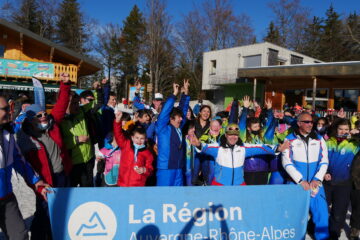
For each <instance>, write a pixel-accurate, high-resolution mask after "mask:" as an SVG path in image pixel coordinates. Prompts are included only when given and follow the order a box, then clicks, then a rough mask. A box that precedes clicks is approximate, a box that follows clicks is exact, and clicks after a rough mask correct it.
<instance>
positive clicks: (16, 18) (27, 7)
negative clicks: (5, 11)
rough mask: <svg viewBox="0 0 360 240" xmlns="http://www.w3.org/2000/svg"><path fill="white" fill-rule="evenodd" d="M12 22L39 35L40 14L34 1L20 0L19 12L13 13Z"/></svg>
mask: <svg viewBox="0 0 360 240" xmlns="http://www.w3.org/2000/svg"><path fill="white" fill-rule="evenodd" d="M12 21H13V22H14V23H16V24H18V25H19V26H21V27H23V28H26V29H28V30H30V31H32V32H34V33H37V34H39V33H40V21H41V19H40V14H39V6H38V4H37V2H36V0H22V2H21V7H20V9H19V10H17V11H14V15H13V17H12Z"/></svg>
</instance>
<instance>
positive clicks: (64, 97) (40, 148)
mask: <svg viewBox="0 0 360 240" xmlns="http://www.w3.org/2000/svg"><path fill="white" fill-rule="evenodd" d="M70 88H71V85H70V84H64V83H63V82H60V90H59V97H58V100H57V102H56V104H55V105H54V108H53V109H52V111H51V114H50V115H49V128H48V129H47V130H46V131H47V133H48V134H49V136H50V138H51V139H52V140H53V141H54V142H55V143H56V144H57V145H58V146H59V148H60V151H61V153H60V157H61V159H62V165H63V167H64V171H65V174H67V175H69V174H70V171H71V168H72V163H71V159H70V157H69V155H68V152H67V149H66V146H65V143H64V140H63V137H62V135H61V131H60V127H59V125H60V123H61V122H62V121H63V119H64V116H65V113H66V109H67V106H68V104H69V100H70ZM26 124H28V123H24V125H23V131H24V132H25V133H26V134H27V135H29V136H30V138H29V139H26V137H21V136H20V137H19V138H18V139H19V145H20V147H21V149H22V152H23V154H24V155H25V157H26V159H27V160H28V161H29V162H30V164H31V165H32V166H33V168H34V170H35V171H36V172H37V173H39V174H40V176H41V177H42V178H43V179H44V181H45V182H47V183H48V184H50V185H53V179H52V169H51V166H50V164H49V163H50V162H51V161H50V159H48V154H47V152H46V149H45V146H44V144H42V143H41V142H40V141H39V140H38V139H37V138H36V137H35V136H34V134H33V132H31V128H29V126H28V125H26ZM24 138H25V139H24ZM29 140H30V142H29ZM29 143H30V144H31V145H32V146H33V147H31V148H27V147H29V145H28V144H29Z"/></svg>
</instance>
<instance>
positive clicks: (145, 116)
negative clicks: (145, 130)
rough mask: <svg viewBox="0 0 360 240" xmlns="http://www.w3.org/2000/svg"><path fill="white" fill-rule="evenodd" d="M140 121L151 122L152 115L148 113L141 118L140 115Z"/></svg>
mask: <svg viewBox="0 0 360 240" xmlns="http://www.w3.org/2000/svg"><path fill="white" fill-rule="evenodd" d="M139 122H140V123H146V124H148V123H150V116H149V115H148V114H144V115H143V116H142V117H141V118H140V117H139Z"/></svg>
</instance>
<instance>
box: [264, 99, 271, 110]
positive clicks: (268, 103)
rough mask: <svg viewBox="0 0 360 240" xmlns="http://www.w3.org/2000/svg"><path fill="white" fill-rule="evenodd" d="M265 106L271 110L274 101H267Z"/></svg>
mask: <svg viewBox="0 0 360 240" xmlns="http://www.w3.org/2000/svg"><path fill="white" fill-rule="evenodd" d="M265 106H266V109H267V110H270V109H271V108H272V101H271V99H270V98H268V99H266V101H265Z"/></svg>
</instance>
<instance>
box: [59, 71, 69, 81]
mask: <svg viewBox="0 0 360 240" xmlns="http://www.w3.org/2000/svg"><path fill="white" fill-rule="evenodd" d="M60 80H61V81H63V82H64V83H68V82H70V76H69V74H68V73H66V72H62V73H61V74H60Z"/></svg>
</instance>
